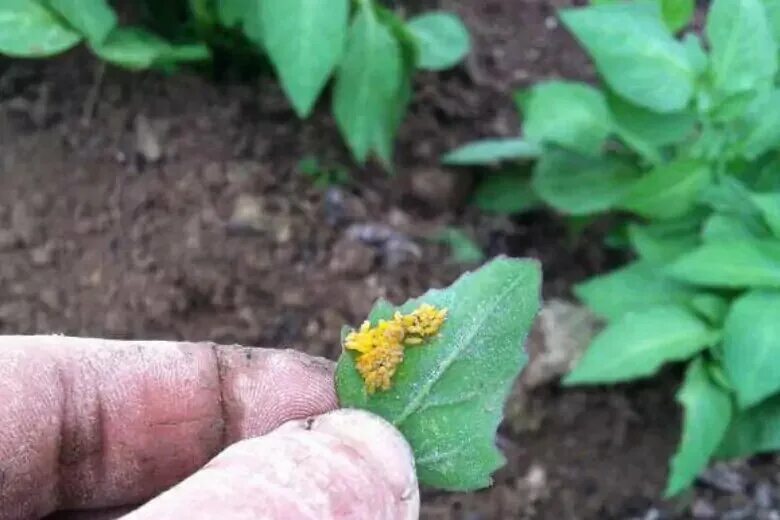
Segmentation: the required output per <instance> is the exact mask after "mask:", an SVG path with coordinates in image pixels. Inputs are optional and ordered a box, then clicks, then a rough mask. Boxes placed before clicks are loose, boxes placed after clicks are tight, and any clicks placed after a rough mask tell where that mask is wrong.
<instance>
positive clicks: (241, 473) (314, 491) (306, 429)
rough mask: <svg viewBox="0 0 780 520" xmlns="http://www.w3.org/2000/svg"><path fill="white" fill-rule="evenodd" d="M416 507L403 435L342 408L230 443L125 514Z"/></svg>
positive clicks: (138, 517) (349, 512)
mask: <svg viewBox="0 0 780 520" xmlns="http://www.w3.org/2000/svg"><path fill="white" fill-rule="evenodd" d="M419 508H420V496H419V491H418V488H417V477H416V475H415V469H414V459H413V456H412V451H411V449H410V448H409V445H408V444H407V442H406V440H405V439H404V438H403V436H402V435H401V434H400V432H398V430H396V429H395V428H393V427H392V426H391V425H390V424H389V423H387V422H385V421H384V420H383V419H381V418H380V417H378V416H375V415H373V414H370V413H368V412H364V411H360V410H349V409H345V410H337V411H335V412H330V413H327V414H325V415H320V416H318V417H314V418H311V419H305V420H300V421H291V422H288V423H286V424H284V425H282V426H281V427H279V428H277V429H276V430H274V431H273V432H271V433H269V434H267V435H265V436H263V437H257V438H254V439H249V440H245V441H241V442H239V443H237V444H234V445H232V446H230V447H229V448H227V449H226V450H225V451H223V452H222V453H221V454H220V455H218V456H217V457H216V458H214V459H213V460H212V461H211V462H210V463H209V464H207V465H206V466H205V467H204V468H203V469H202V470H201V471H199V472H197V473H196V474H195V475H193V476H191V477H190V478H188V479H187V480H185V481H183V482H182V483H181V484H179V485H178V486H176V487H174V488H172V489H171V490H170V491H168V492H166V493H164V494H163V495H160V496H159V497H157V498H156V499H153V500H152V501H150V502H148V503H147V504H146V505H145V506H143V507H141V508H140V509H138V510H136V511H135V512H133V513H131V514H129V515H127V516H125V517H123V519H124V520H146V519H155V520H165V519H174V518H176V519H178V518H187V519H188V520H201V519H203V520H206V519H209V520H210V519H214V518H220V519H224V520H238V519H245V518H265V519H269V520H271V519H280V520H281V519H285V520H286V519H318V520H320V519H321V520H336V519H365V520H380V519H381V520H406V519H416V518H417V517H418V515H419Z"/></svg>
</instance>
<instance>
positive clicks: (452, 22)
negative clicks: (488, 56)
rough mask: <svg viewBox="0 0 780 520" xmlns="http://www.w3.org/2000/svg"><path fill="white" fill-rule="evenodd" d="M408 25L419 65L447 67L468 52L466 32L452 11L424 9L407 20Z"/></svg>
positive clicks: (431, 67)
mask: <svg viewBox="0 0 780 520" xmlns="http://www.w3.org/2000/svg"><path fill="white" fill-rule="evenodd" d="M408 27H409V30H410V31H411V32H412V34H414V37H415V39H416V41H417V45H418V47H419V58H418V62H417V65H418V66H419V67H420V68H422V69H428V70H444V69H448V68H450V67H453V66H455V65H457V64H458V62H459V61H460V60H462V59H463V57H464V56H465V55H466V54H467V53H468V52H469V47H470V46H471V39H470V37H469V32H468V30H466V27H465V26H464V25H463V22H461V21H460V18H458V17H457V16H456V15H454V14H452V13H447V12H434V13H425V14H422V15H420V16H417V17H415V18H412V19H411V20H409V22H408Z"/></svg>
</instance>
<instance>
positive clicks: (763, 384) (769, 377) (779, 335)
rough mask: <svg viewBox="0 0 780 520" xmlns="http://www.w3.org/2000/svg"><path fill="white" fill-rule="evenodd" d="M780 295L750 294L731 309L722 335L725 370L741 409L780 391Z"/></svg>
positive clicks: (768, 293) (776, 293)
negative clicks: (779, 360) (779, 362)
mask: <svg viewBox="0 0 780 520" xmlns="http://www.w3.org/2000/svg"><path fill="white" fill-rule="evenodd" d="M778 318H780V291H762V290H757V291H751V292H749V293H747V294H745V295H744V296H742V297H741V298H739V299H738V300H736V301H735V302H734V304H733V305H732V306H731V310H730V311H729V314H728V316H727V317H726V325H725V328H724V331H723V367H724V368H725V369H726V373H728V375H729V379H730V380H731V382H732V383H733V384H734V389H735V391H736V394H737V403H738V404H739V405H740V407H741V408H747V407H749V406H752V405H755V404H757V403H759V402H760V401H762V400H763V399H765V398H767V397H769V396H770V395H773V394H775V393H777V392H778V391H779V390H780V364H778V362H777V361H778V359H780V319H778Z"/></svg>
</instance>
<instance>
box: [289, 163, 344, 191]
mask: <svg viewBox="0 0 780 520" xmlns="http://www.w3.org/2000/svg"><path fill="white" fill-rule="evenodd" d="M298 172H299V173H300V174H301V175H305V176H306V177H308V178H310V179H311V180H312V183H313V184H314V186H315V187H317V188H320V189H324V188H330V187H331V186H344V185H346V184H349V182H350V178H349V172H347V170H346V169H345V168H343V167H341V166H330V167H329V166H324V165H322V164H321V163H320V161H319V160H318V159H317V158H316V157H313V156H307V157H304V158H303V159H301V160H300V162H299V163H298Z"/></svg>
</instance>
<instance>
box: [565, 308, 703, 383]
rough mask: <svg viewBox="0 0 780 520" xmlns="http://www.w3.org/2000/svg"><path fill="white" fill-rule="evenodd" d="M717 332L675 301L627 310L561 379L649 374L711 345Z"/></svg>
mask: <svg viewBox="0 0 780 520" xmlns="http://www.w3.org/2000/svg"><path fill="white" fill-rule="evenodd" d="M717 339H718V334H717V333H716V332H714V331H712V330H710V328H709V327H708V326H707V325H706V324H705V323H704V322H702V321H701V320H700V319H699V318H697V317H696V316H695V315H694V314H693V313H691V312H690V311H688V310H686V309H685V308H684V307H682V306H679V305H659V306H656V307H650V308H646V309H644V310H642V311H637V312H629V313H626V314H624V315H623V316H622V317H620V318H619V319H618V320H616V321H614V322H612V323H610V325H609V326H608V327H607V328H606V329H604V331H602V332H601V333H600V334H599V335H598V336H596V338H595V339H594V340H593V342H592V343H591V345H590V347H588V350H587V351H586V352H585V355H584V356H583V357H582V359H580V361H579V363H577V366H576V367H575V368H574V370H573V371H572V372H571V373H570V374H569V375H568V376H567V377H566V379H565V380H564V382H565V384H567V385H576V384H600V383H617V382H619V381H630V380H632V379H638V378H641V377H647V376H652V375H653V374H655V373H656V372H657V371H658V369H659V368H660V367H661V366H662V365H664V364H665V363H669V362H671V361H682V360H684V359H688V358H690V357H692V356H693V355H694V354H696V353H697V352H699V351H701V350H703V349H704V348H706V347H708V346H710V345H712V344H713V343H714V342H715V341H717Z"/></svg>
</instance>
